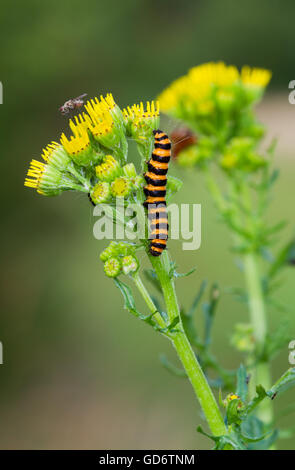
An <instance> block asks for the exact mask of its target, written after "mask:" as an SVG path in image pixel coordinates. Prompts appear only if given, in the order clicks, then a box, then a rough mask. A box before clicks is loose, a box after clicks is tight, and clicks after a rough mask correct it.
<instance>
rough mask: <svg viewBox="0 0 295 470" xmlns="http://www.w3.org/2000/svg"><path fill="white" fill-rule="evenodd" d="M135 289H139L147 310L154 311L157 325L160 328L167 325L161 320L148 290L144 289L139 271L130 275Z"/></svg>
mask: <svg viewBox="0 0 295 470" xmlns="http://www.w3.org/2000/svg"><path fill="white" fill-rule="evenodd" d="M132 279H133V281H134V283H135V285H136V287H137V289H138V290H139V292H140V294H141V296H142V298H143V300H144V301H145V303H146V304H147V306H148V308H149V310H150V312H151V313H154V312H156V313H155V314H154V317H153V318H154V319H155V320H157V322H158V324H159V326H160V327H161V328H166V327H167V325H166V323H165V321H164V320H163V318H162V317H161V314H160V313H159V312H158V309H157V307H156V306H155V304H154V302H153V300H152V298H151V297H150V294H149V293H148V291H147V290H146V288H145V286H144V284H143V282H142V280H141V277H140V276H139V273H138V272H137V273H135V274H134V276H133V277H132Z"/></svg>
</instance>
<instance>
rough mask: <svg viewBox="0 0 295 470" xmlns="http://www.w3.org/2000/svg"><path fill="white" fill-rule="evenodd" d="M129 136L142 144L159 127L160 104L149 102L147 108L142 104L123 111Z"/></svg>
mask: <svg viewBox="0 0 295 470" xmlns="http://www.w3.org/2000/svg"><path fill="white" fill-rule="evenodd" d="M123 116H124V121H125V126H126V131H127V134H128V135H130V136H131V137H133V138H134V139H135V140H136V141H137V142H139V143H142V142H143V141H144V140H145V139H146V138H147V136H149V135H150V134H151V132H152V131H153V130H154V129H157V128H158V127H159V116H160V107H159V102H158V101H157V102H156V103H155V102H154V101H152V102H150V101H147V103H146V107H144V104H143V103H142V102H141V103H140V104H134V105H133V106H131V107H130V106H128V107H127V108H126V109H123Z"/></svg>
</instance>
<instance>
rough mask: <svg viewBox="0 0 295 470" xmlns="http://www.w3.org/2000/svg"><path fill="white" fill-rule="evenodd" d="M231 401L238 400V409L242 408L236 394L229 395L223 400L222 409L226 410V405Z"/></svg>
mask: <svg viewBox="0 0 295 470" xmlns="http://www.w3.org/2000/svg"><path fill="white" fill-rule="evenodd" d="M233 400H238V409H239V410H241V408H243V407H244V404H243V402H242V400H241V398H240V397H239V395H237V394H236V393H229V394H228V395H227V396H226V398H225V399H224V400H223V404H224V407H225V408H227V407H228V405H229V404H230V402H231V401H233Z"/></svg>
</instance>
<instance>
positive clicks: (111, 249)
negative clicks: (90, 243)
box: [100, 242, 118, 261]
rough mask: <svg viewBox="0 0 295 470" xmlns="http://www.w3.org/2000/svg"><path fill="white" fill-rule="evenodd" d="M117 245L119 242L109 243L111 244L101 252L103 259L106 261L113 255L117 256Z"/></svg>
mask: <svg viewBox="0 0 295 470" xmlns="http://www.w3.org/2000/svg"><path fill="white" fill-rule="evenodd" d="M117 245H118V243H117V242H111V243H110V244H109V246H108V247H107V248H106V249H105V250H104V251H102V253H101V254H100V259H101V261H106V260H107V259H109V258H111V257H112V256H116V255H117Z"/></svg>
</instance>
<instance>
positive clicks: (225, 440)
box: [197, 426, 246, 450]
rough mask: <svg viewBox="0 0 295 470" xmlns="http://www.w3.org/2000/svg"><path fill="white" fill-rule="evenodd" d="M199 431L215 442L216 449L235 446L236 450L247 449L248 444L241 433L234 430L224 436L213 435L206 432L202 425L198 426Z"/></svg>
mask: <svg viewBox="0 0 295 470" xmlns="http://www.w3.org/2000/svg"><path fill="white" fill-rule="evenodd" d="M197 432H199V433H200V434H203V435H204V436H206V437H208V438H209V439H212V441H214V442H215V446H214V450H223V449H230V448H233V449H235V450H246V446H245V445H244V444H243V442H242V441H241V439H240V437H239V435H238V434H237V433H235V432H234V431H232V432H231V433H229V434H227V435H223V436H213V435H211V434H208V433H206V432H205V431H204V430H203V429H202V427H201V426H198V427H197Z"/></svg>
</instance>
